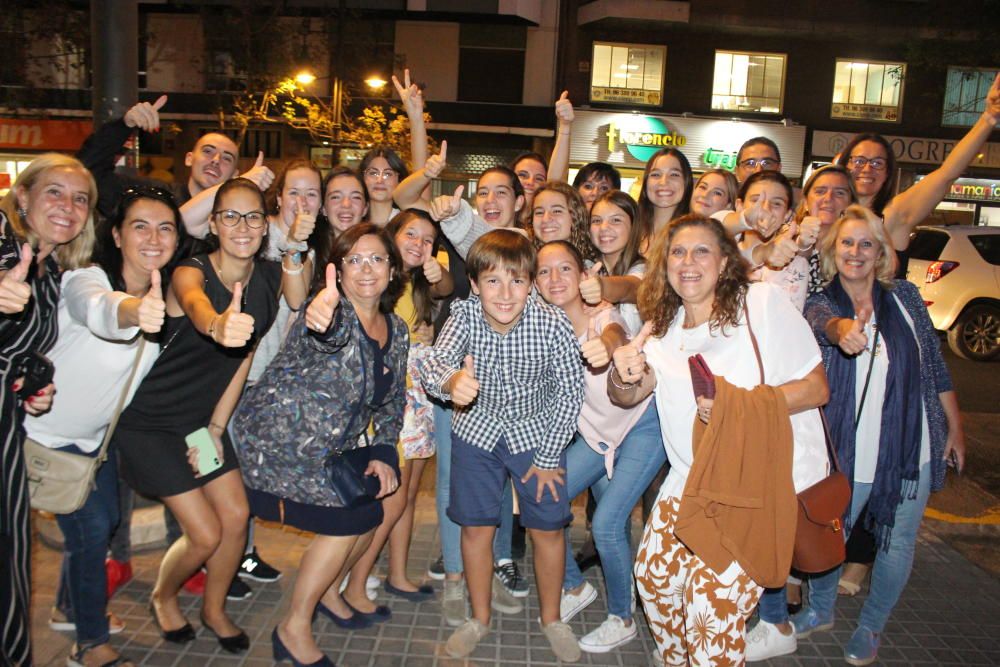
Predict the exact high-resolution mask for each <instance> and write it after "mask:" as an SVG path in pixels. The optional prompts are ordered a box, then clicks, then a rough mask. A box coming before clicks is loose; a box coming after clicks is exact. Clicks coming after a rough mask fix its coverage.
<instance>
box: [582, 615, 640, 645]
mask: <svg viewBox="0 0 1000 667" xmlns="http://www.w3.org/2000/svg"><path fill="white" fill-rule="evenodd" d="M638 636H639V628H638V626H637V625H636V624H635V621H632V625H625V621H624V619H622V618H621V617H620V616H615V615H614V614H611V615H609V616H608V618H607V619H606V620H605V621H604V622H603V623H601V624H600V626H598V628H597V629H596V630H594V631H593V632H591V633H589V634H587V635H584V636H583V638H581V639H580V648H581V649H583V650H584V651H586V652H587V653H607V652H608V651H610V650H612V649H615V648H618V647H619V646H621V645H622V644H627V643H629V642H630V641H632V640H633V639H635V638H636V637H638Z"/></svg>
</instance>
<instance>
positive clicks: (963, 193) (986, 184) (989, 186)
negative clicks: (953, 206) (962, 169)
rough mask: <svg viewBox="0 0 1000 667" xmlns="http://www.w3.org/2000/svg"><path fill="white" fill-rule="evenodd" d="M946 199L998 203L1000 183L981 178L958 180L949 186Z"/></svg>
mask: <svg viewBox="0 0 1000 667" xmlns="http://www.w3.org/2000/svg"><path fill="white" fill-rule="evenodd" d="M946 197H947V198H948V199H964V200H966V201H989V202H1000V181H988V180H985V179H981V178H960V179H958V180H957V181H955V182H954V183H952V184H951V188H949V190H948V194H947V195H946Z"/></svg>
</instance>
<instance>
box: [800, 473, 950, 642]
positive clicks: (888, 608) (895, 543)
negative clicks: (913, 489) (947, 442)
mask: <svg viewBox="0 0 1000 667" xmlns="http://www.w3.org/2000/svg"><path fill="white" fill-rule="evenodd" d="M871 490H872V485H871V484H862V483H859V482H855V483H854V495H853V496H852V497H851V525H852V526H853V525H854V524H855V523H857V522H858V518H859V517H860V516H861V510H862V509H863V508H864V506H865V503H867V502H868V497H869V495H870V494H871ZM930 490H931V466H930V463H927V464H925V465H924V466H923V467H921V468H920V480H919V482H918V483H917V493H916V497H915V498H905V499H904V500H903V502H901V503H900V504H899V507H897V508H896V520H895V525H894V526H893V527H892V534H891V538H890V541H889V549H888V550H882V549H878V550H877V552H876V554H875V566H874V567H873V568H872V581H871V588H870V590H869V591H868V597H867V598H866V599H865V604H864V606H863V607H862V608H861V617H860V618H859V619H858V626H859V627H864V628H868V629H869V630H871V631H872V632H876V633H877V632H882V630H883V629H884V628H885V624H886V621H888V620H889V614H891V613H892V609H893V607H895V606H896V602H897V601H899V596H900V595H902V593H903V589H904V588H906V582H907V581H908V580H909V578H910V570H911V569H912V567H913V552H914V550H915V548H916V544H917V530H918V529H919V528H920V520H921V519H922V518H923V516H924V507H925V506H926V505H927V497H928V496H929V495H930ZM841 569H842V568H840V567H838V568H836V569H834V570H831V571H830V572H827V573H826V574H822V575H820V576H817V577H812V578H810V579H809V606H810V607H811V608H812V609H813V610H814V611H815V612H816V613H817V614H818V615H819V617H820V618H823V619H826V618H833V606H834V604H835V603H836V601H837V582H838V581H840V571H841Z"/></svg>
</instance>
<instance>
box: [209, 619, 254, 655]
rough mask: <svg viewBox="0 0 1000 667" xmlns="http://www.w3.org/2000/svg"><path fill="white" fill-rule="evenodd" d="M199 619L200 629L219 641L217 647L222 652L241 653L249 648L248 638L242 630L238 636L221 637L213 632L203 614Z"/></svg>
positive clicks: (213, 629)
mask: <svg viewBox="0 0 1000 667" xmlns="http://www.w3.org/2000/svg"><path fill="white" fill-rule="evenodd" d="M199 618H200V619H201V627H203V628H205V629H206V630H208V631H209V632H211V633H212V634H213V635H215V638H216V639H217V640H218V641H219V646H221V647H222V648H223V650H225V651H228V652H229V653H242V652H243V651H245V650H247V649H248V648H250V638H249V637H247V633H245V632H243V631H242V630H240V632H239V634H236V635H231V636H229V637H223V636H222V635H220V634H219V633H218V632H216V631H215V628H213V627H212V626H211V625H209V624H208V622H206V621H205V614H204V613H202V614H201V616H200V617H199Z"/></svg>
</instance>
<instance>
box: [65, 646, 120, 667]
mask: <svg viewBox="0 0 1000 667" xmlns="http://www.w3.org/2000/svg"><path fill="white" fill-rule="evenodd" d="M99 646H107V644H95V645H93V646H84V647H82V648H81V647H80V646H78V645H76V644H73V648H72V649H71V650H70V654H69V656H68V657H67V658H66V664H67V665H68V667H87V663H86V662H84V656H85V655H87V653H88V652H90V651H92V650H93V649H95V648H97V647H99ZM126 665H128V666H129V667H135V663H134V662H132V661H131V660H129V659H128V658H126V657H125V656H123V655H119V656H118V657H117V658H114V659H113V660H108V661H107V662H103V663H101V664H100V665H99V666H98V667H125V666H126Z"/></svg>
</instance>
